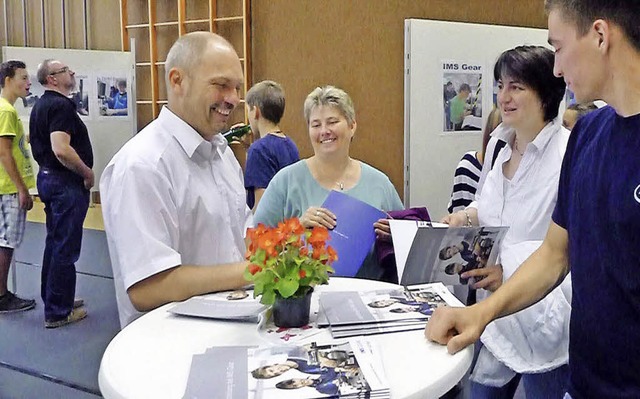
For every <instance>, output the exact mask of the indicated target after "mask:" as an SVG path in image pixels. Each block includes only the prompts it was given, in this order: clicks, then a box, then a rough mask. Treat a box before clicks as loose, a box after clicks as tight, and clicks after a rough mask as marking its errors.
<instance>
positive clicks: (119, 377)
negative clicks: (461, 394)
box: [98, 277, 473, 399]
mask: <svg viewBox="0 0 640 399" xmlns="http://www.w3.org/2000/svg"><path fill="white" fill-rule="evenodd" d="M388 287H392V285H391V284H388V283H382V282H379V281H371V280H358V279H348V278H337V277H334V278H332V279H331V280H330V284H329V285H324V286H320V287H316V290H315V293H314V298H313V302H312V310H313V308H314V307H315V308H316V309H317V306H318V296H317V293H319V292H322V291H324V290H332V291H347V290H370V289H377V288H388ZM171 306H173V304H167V305H165V306H162V307H160V308H158V309H156V310H153V311H151V312H149V313H147V314H145V315H144V316H142V317H140V318H139V319H137V320H136V321H134V322H133V323H131V324H130V325H128V326H127V327H125V328H124V329H123V330H122V331H121V332H120V333H118V335H116V336H115V338H113V340H112V341H111V343H109V346H108V347H107V349H106V351H105V353H104V355H103V357H102V362H101V363H100V372H99V376H98V381H99V386H100V391H101V393H102V395H103V396H104V397H105V398H106V399H124V398H127V399H130V398H133V399H137V398H157V399H159V398H182V397H183V395H184V392H185V388H186V384H187V379H188V377H189V370H190V367H191V358H192V356H193V355H194V354H199V353H203V352H204V351H205V350H206V349H207V348H209V347H211V346H231V345H266V344H267V343H266V341H265V340H264V338H262V337H261V336H260V334H259V332H258V329H257V325H256V324H254V323H241V322H229V321H222V320H212V319H200V318H193V317H181V316H175V315H173V314H172V313H169V312H168V311H167V309H168V308H170V307H171ZM367 338H369V339H371V340H373V341H375V342H376V343H377V345H378V347H379V349H380V350H381V352H382V357H383V361H384V364H385V371H386V373H387V378H388V380H389V384H390V388H391V397H392V398H421V399H424V398H438V397H440V396H441V395H443V394H444V393H446V392H447V391H448V390H449V389H451V387H453V386H454V385H455V384H456V383H457V382H458V381H459V380H460V379H461V378H462V377H463V375H464V374H465V372H466V371H467V369H468V368H469V366H470V364H471V360H472V357H473V350H472V348H471V347H468V348H466V349H465V350H462V351H460V352H458V353H456V354H455V355H449V354H448V353H447V349H446V347H445V346H441V345H437V344H434V343H432V342H429V341H427V340H426V339H425V337H424V331H423V330H418V331H407V332H400V333H393V334H380V335H372V336H369V337H367ZM307 340H308V341H309V342H311V341H319V342H327V341H331V334H330V333H329V331H328V330H325V331H323V332H321V333H320V334H316V335H314V336H311V337H309V338H307ZM304 343H306V341H304Z"/></svg>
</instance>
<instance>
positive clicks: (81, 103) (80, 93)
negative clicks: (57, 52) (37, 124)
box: [15, 74, 89, 122]
mask: <svg viewBox="0 0 640 399" xmlns="http://www.w3.org/2000/svg"><path fill="white" fill-rule="evenodd" d="M29 81H30V82H31V87H30V88H29V93H28V94H27V96H26V97H25V98H22V99H20V100H18V101H17V102H16V104H15V107H16V110H17V111H18V115H20V118H21V119H22V120H23V121H25V122H28V121H29V117H30V115H31V110H32V109H33V106H34V105H36V103H37V102H38V101H39V100H40V98H41V97H42V95H43V94H44V91H45V88H44V86H42V85H41V84H40V82H38V78H37V77H36V75H35V74H29ZM75 82H76V83H75V87H74V89H73V90H72V91H71V94H70V98H71V100H73V102H74V103H75V105H76V111H77V112H78V115H80V118H82V119H88V118H89V90H88V88H89V86H88V82H89V77H88V75H80V74H76V75H75Z"/></svg>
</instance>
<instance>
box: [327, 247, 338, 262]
mask: <svg viewBox="0 0 640 399" xmlns="http://www.w3.org/2000/svg"><path fill="white" fill-rule="evenodd" d="M327 253H328V254H329V262H335V261H337V260H338V253H337V252H336V250H335V249H333V247H332V246H328V247H327Z"/></svg>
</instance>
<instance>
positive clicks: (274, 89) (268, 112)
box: [245, 80, 285, 124]
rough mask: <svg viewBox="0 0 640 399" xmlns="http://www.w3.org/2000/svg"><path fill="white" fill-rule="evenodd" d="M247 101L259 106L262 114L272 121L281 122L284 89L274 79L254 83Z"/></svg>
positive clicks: (252, 105)
mask: <svg viewBox="0 0 640 399" xmlns="http://www.w3.org/2000/svg"><path fill="white" fill-rule="evenodd" d="M245 101H246V103H247V105H249V106H250V107H251V108H253V107H258V108H259V109H260V115H261V116H262V117H263V118H265V119H266V120H268V121H270V122H272V123H275V124H278V123H280V119H282V115H284V106H285V101H284V90H283V89H282V86H280V85H279V84H278V83H276V82H274V81H271V80H264V81H262V82H260V83H256V84H255V85H253V87H252V88H251V89H249V91H248V92H247V98H245Z"/></svg>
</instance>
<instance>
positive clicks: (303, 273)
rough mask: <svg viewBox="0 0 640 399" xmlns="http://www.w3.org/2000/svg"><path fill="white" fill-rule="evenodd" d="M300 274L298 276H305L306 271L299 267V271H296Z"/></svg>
mask: <svg viewBox="0 0 640 399" xmlns="http://www.w3.org/2000/svg"><path fill="white" fill-rule="evenodd" d="M298 274H299V275H300V278H305V277H307V272H305V271H304V270H302V269H300V272H299V273H298Z"/></svg>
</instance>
